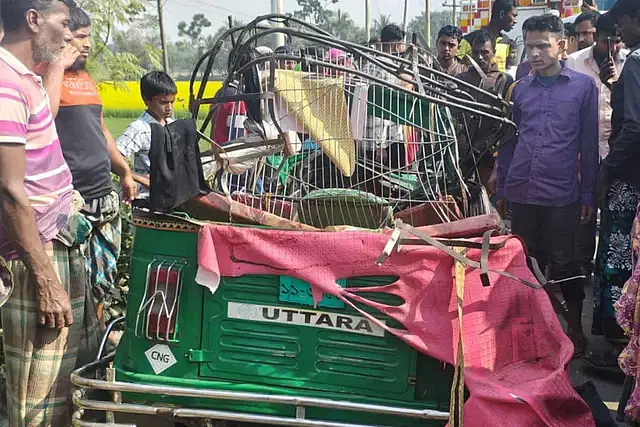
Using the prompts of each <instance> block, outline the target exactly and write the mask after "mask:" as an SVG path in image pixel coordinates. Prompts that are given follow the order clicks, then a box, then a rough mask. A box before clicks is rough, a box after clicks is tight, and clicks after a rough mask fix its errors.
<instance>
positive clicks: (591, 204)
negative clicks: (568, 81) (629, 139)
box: [579, 79, 600, 223]
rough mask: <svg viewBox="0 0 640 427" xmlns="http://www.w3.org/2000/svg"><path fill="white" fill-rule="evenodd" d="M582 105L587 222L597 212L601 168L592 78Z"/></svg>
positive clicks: (583, 198)
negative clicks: (597, 186) (599, 170)
mask: <svg viewBox="0 0 640 427" xmlns="http://www.w3.org/2000/svg"><path fill="white" fill-rule="evenodd" d="M588 83H589V85H588V87H587V88H586V90H585V96H584V98H583V99H582V105H581V106H580V139H579V141H580V142H579V143H580V153H579V154H580V192H581V199H580V200H581V202H580V203H581V205H582V215H581V220H582V221H583V222H584V223H586V222H588V220H589V219H590V218H591V217H592V216H593V215H594V214H595V206H596V198H595V194H596V185H597V183H598V169H599V166H598V164H599V161H600V155H599V152H598V150H599V140H598V138H599V135H598V88H597V87H596V85H595V83H594V82H593V80H592V79H588Z"/></svg>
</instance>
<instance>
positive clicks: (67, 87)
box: [0, 0, 640, 426]
mask: <svg viewBox="0 0 640 427" xmlns="http://www.w3.org/2000/svg"><path fill="white" fill-rule="evenodd" d="M517 15H518V13H517V9H516V3H515V2H514V1H513V0H495V1H494V3H493V9H492V14H491V21H490V22H489V23H488V25H487V27H486V28H484V29H481V30H478V31H474V32H472V33H470V34H468V35H466V36H463V34H462V32H461V31H460V29H459V28H457V27H455V26H453V25H447V26H445V27H443V28H442V29H440V31H439V33H438V36H437V43H436V47H437V60H438V63H439V64H438V65H439V67H440V69H441V70H442V71H443V72H445V73H446V74H449V75H451V76H454V77H456V78H457V79H459V80H461V81H463V82H466V83H467V84H469V85H472V86H476V87H478V88H481V89H484V90H485V91H487V92H491V93H493V94H495V95H499V96H500V97H502V98H503V99H504V100H506V101H508V102H509V103H511V110H510V114H511V117H512V120H513V122H514V123H515V124H516V125H517V127H518V132H517V134H513V135H509V136H506V137H505V139H504V140H503V141H500V144H499V149H498V150H496V152H491V151H486V150H484V152H483V153H482V156H480V157H479V158H477V159H476V162H475V167H477V169H478V176H479V180H480V181H481V182H482V184H483V185H484V186H485V187H486V188H487V189H488V190H489V191H490V192H491V193H494V200H495V205H496V208H497V210H498V211H499V212H500V214H501V215H503V216H504V217H505V218H510V220H511V228H512V231H513V233H514V234H516V235H518V236H520V237H521V239H522V240H523V241H524V243H525V244H526V247H527V250H528V252H529V254H530V255H532V256H534V258H535V259H536V260H537V263H538V264H539V266H540V267H541V268H542V270H543V271H545V272H546V274H547V276H548V278H549V279H550V280H551V281H552V282H554V283H556V284H558V285H559V289H560V291H561V294H562V299H563V305H564V306H565V307H566V311H565V313H564V318H565V320H566V323H567V335H568V336H569V337H570V338H571V340H572V341H573V343H574V348H575V356H582V355H584V353H585V351H586V350H587V346H588V343H587V341H586V339H585V334H584V332H583V325H582V310H583V300H584V298H585V283H586V280H588V279H589V278H590V277H591V275H592V274H593V282H594V303H595V307H594V316H593V326H592V332H593V333H594V334H601V335H604V336H605V337H606V338H607V339H608V340H609V342H610V343H611V348H610V349H609V350H608V351H607V352H605V353H603V354H601V353H595V352H591V353H588V354H586V356H585V360H586V361H587V362H588V363H591V364H592V365H594V366H596V367H604V368H607V367H611V366H618V356H619V355H620V353H621V352H622V356H621V359H620V360H621V366H622V367H623V368H624V369H625V372H626V373H627V374H629V375H635V374H636V372H635V371H634V369H636V367H637V365H638V359H639V358H640V310H636V306H637V305H638V304H640V299H639V295H637V292H638V283H640V272H639V271H637V270H636V271H635V272H634V263H633V259H634V258H633V257H632V251H634V250H638V249H639V246H638V241H639V240H640V239H639V238H638V236H640V225H638V223H639V222H640V217H639V216H638V214H637V213H636V212H637V207H638V204H639V203H640V174H639V173H638V172H637V171H636V170H635V167H634V166H633V165H634V164H635V163H634V162H635V161H636V160H640V158H639V156H640V148H639V147H640V2H639V1H638V0H618V1H617V2H616V4H615V5H614V6H613V7H612V8H611V10H609V11H608V12H607V13H606V14H604V15H600V14H599V13H597V12H595V11H591V10H590V11H586V12H584V13H583V14H582V15H580V16H579V17H578V18H577V19H576V21H575V23H574V24H571V25H565V24H563V22H562V20H561V19H560V18H559V16H557V14H546V15H541V16H535V17H532V18H529V19H528V20H527V21H526V22H525V23H524V26H523V41H524V51H525V52H526V59H524V60H523V61H522V62H520V64H518V65H516V64H517V63H518V53H517V45H516V43H515V41H514V40H511V39H510V38H509V37H508V35H507V33H508V32H509V31H510V30H511V29H513V27H514V25H515V23H516V20H517ZM0 16H1V18H2V22H3V32H4V34H3V36H2V40H1V42H0V217H1V218H2V222H1V224H0V256H1V257H2V260H6V263H5V264H6V265H5V266H4V267H2V268H0V277H1V278H2V280H3V281H7V280H12V281H13V286H14V289H13V293H12V294H11V296H10V297H9V299H8V301H7V302H6V304H5V305H4V306H3V307H2V310H1V315H2V325H3V328H4V337H3V344H4V353H5V363H6V373H7V387H6V388H7V390H6V391H7V396H6V397H7V405H6V409H7V417H8V422H9V425H11V426H26V425H67V424H68V421H69V419H70V413H69V410H70V401H69V396H70V390H71V384H70V380H69V375H70V373H71V371H72V370H73V369H74V368H75V367H77V366H78V365H80V364H83V363H86V362H88V361H89V360H90V359H91V358H92V357H94V356H95V350H96V348H97V345H98V339H99V334H100V331H101V330H102V329H103V327H104V324H103V320H102V319H103V316H102V308H101V307H102V301H103V299H104V297H105V294H106V293H107V292H108V291H109V290H110V289H111V288H112V286H113V285H114V282H115V280H116V272H117V271H116V261H117V258H118V256H119V252H120V234H121V225H120V213H119V209H120V202H121V201H122V202H125V203H131V202H133V201H134V199H136V198H141V197H143V198H144V197H147V195H148V194H147V191H148V187H149V173H150V162H149V151H150V148H151V124H153V123H157V124H160V125H166V124H168V123H170V122H171V121H172V115H173V103H174V100H175V97H176V93H177V89H176V85H175V83H174V82H173V81H172V80H171V78H170V77H169V76H168V75H167V74H166V73H163V72H159V71H154V72H150V73H148V74H147V75H145V76H144V77H143V78H142V80H141V96H142V99H143V101H144V102H145V104H146V106H147V109H146V111H144V113H143V114H142V115H141V116H140V118H139V119H137V120H136V121H134V122H133V123H132V124H131V125H130V126H129V127H128V128H127V129H126V131H125V132H124V134H123V135H122V136H120V137H119V138H118V139H117V140H116V139H114V138H113V136H112V135H111V134H110V132H109V130H108V128H107V126H106V125H105V121H104V117H103V112H102V103H101V100H100V96H99V93H98V88H97V85H96V83H95V82H94V81H93V79H92V78H91V77H90V75H89V74H88V73H87V72H86V71H85V64H86V61H87V59H88V57H89V53H90V49H91V44H90V37H91V19H90V17H89V16H88V15H87V13H85V12H84V11H83V10H82V9H80V8H79V7H77V5H76V4H75V3H74V1H73V0H37V1H36V0H1V2H0ZM404 37H405V34H404V33H403V32H402V30H401V29H400V28H399V27H398V26H395V25H391V26H388V27H386V28H385V29H384V30H383V31H382V34H381V37H380V40H379V42H381V43H382V44H383V46H385V49H386V50H387V51H388V53H394V51H393V49H400V48H401V47H402V46H403V40H404ZM374 42H378V40H375V41H374ZM284 53H287V52H286V51H285V52H284ZM328 55H329V56H328V59H329V60H331V61H335V62H339V61H342V62H341V64H345V65H349V64H348V61H349V59H348V57H347V56H346V55H344V52H341V51H338V50H333V51H330V52H328ZM368 65H372V67H371V68H370V69H366V72H367V74H369V75H373V76H377V77H378V78H381V79H383V80H384V79H387V78H391V77H392V76H391V75H390V73H388V72H384V73H382V71H384V70H381V69H379V68H376V67H375V66H373V64H366V65H365V67H366V66H368ZM301 66H302V67H304V64H298V63H296V62H295V61H288V62H287V63H285V64H283V65H282V68H285V69H287V70H296V69H299V67H301ZM225 90H226V91H227V92H225V93H224V94H226V95H232V94H235V93H236V91H237V87H234V86H233V85H232V86H229V87H228V88H226V89H225ZM473 96H478V97H479V98H478V99H477V101H479V102H494V101H492V100H488V99H481V97H482V95H478V94H477V93H474V94H473ZM231 107H233V106H231ZM218 108H224V104H223V105H222V106H218ZM233 108H235V107H233ZM233 114H234V115H235V116H238V117H241V116H243V112H242V111H236V110H233ZM228 115H229V113H225V114H223V115H222V116H221V117H222V118H221V119H218V118H216V120H222V122H221V125H220V126H216V130H218V131H220V132H222V133H223V134H224V135H222V134H221V135H216V134H212V135H211V137H212V139H214V140H216V141H218V140H221V139H224V140H225V141H228V140H229V139H233V137H232V136H231V135H232V134H233V132H232V131H233V130H234V129H236V127H237V129H241V126H236V124H234V123H231V122H228V121H227V120H226V117H227V116H228ZM381 128H384V129H386V132H389V129H390V128H389V127H388V126H387V127H381ZM376 129H377V128H376ZM372 131H375V129H373V130H372ZM398 132H399V130H398ZM371 139H372V140H376V139H380V140H381V141H383V142H385V143H386V142H388V141H390V140H393V135H391V136H390V135H389V134H385V135H384V136H380V137H379V138H376V137H372V138H371ZM225 141H218V142H225ZM464 143H467V144H471V143H472V142H471V141H468V140H467V141H465V142H464ZM379 149H380V146H379V145H376V146H375V147H374V148H373V149H372V150H373V151H372V153H371V156H372V157H376V156H379V155H381V154H380V153H378V151H379ZM387 154H388V153H387ZM129 160H133V167H132V168H131V167H130V166H129ZM112 173H113V174H115V175H117V176H118V177H119V180H120V187H121V189H122V194H121V195H119V194H117V193H116V192H115V191H114V189H113V185H112V182H111V174H112ZM598 217H599V219H600V221H599V227H598ZM634 221H635V222H636V227H635V228H634ZM596 237H598V239H597V240H596ZM596 241H597V245H596ZM594 257H595V262H594V261H593V260H594ZM630 279H631V280H630ZM625 284H627V286H625ZM625 348H626V349H625ZM623 349H625V350H624V351H623ZM634 398H635V399H636V400H637V402H638V404H637V407H638V408H639V409H638V412H639V414H638V415H640V396H638V397H634ZM633 401H634V400H632V403H633Z"/></svg>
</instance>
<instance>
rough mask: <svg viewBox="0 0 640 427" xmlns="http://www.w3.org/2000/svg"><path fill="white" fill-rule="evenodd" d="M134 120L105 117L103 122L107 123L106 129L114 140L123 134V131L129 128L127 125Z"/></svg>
mask: <svg viewBox="0 0 640 427" xmlns="http://www.w3.org/2000/svg"><path fill="white" fill-rule="evenodd" d="M134 120H135V119H131V118H124V119H123V118H118V117H105V118H104V121H105V122H106V123H107V128H109V131H110V132H111V134H112V135H113V137H114V138H115V139H118V137H119V136H120V135H122V134H123V133H124V130H125V129H126V128H127V126H129V123H131V122H132V121H134Z"/></svg>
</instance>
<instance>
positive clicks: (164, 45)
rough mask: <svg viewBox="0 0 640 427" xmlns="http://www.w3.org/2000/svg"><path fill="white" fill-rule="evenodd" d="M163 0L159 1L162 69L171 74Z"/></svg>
mask: <svg viewBox="0 0 640 427" xmlns="http://www.w3.org/2000/svg"><path fill="white" fill-rule="evenodd" d="M162 2H163V0H158V24H159V25H160V45H161V47H162V68H164V72H165V73H168V72H169V53H168V52H167V35H166V33H165V31H164V12H163V11H162Z"/></svg>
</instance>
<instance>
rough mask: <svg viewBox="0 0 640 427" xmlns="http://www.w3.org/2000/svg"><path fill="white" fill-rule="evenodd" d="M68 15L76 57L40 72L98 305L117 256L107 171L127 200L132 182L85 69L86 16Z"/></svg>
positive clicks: (116, 209) (115, 203)
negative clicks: (87, 232) (77, 198)
mask: <svg viewBox="0 0 640 427" xmlns="http://www.w3.org/2000/svg"><path fill="white" fill-rule="evenodd" d="M69 16H70V20H69V28H70V29H71V31H72V33H73V37H74V39H73V40H72V41H71V43H70V44H69V47H71V48H72V50H75V51H77V52H78V53H79V55H77V58H75V60H74V61H73V62H71V61H69V62H67V63H66V64H64V63H63V64H60V62H53V63H51V64H44V67H43V68H44V70H43V73H42V74H43V78H44V86H45V88H46V89H47V92H48V94H49V99H50V102H51V109H52V112H53V114H54V116H55V118H56V128H57V130H58V135H59V137H60V144H61V145H62V153H63V154H64V158H65V160H66V161H67V164H68V165H69V169H70V170H71V175H72V176H73V186H74V188H75V189H76V190H78V191H79V192H80V195H81V196H82V198H83V199H84V202H85V205H84V208H83V209H82V214H83V215H84V216H85V217H86V218H87V219H88V220H89V221H90V222H91V225H92V230H91V236H90V238H89V248H88V249H89V254H88V257H89V263H88V265H89V267H90V275H89V277H90V279H91V285H92V288H93V293H94V297H95V298H96V302H97V303H98V304H99V305H98V307H101V302H102V300H103V297H104V295H105V293H107V292H109V291H110V290H111V288H112V287H113V286H114V285H115V282H116V275H117V260H118V256H119V254H120V229H121V226H120V198H119V197H118V194H117V193H116V192H115V191H114V189H113V185H112V183H111V172H113V173H114V174H116V175H117V176H119V177H120V185H121V187H122V190H123V195H124V201H125V202H127V203H129V202H131V201H132V200H133V199H134V197H135V195H136V184H135V182H134V181H133V176H132V174H131V170H130V169H129V165H128V164H127V161H126V160H125V159H124V157H122V155H120V152H119V151H118V148H117V147H116V143H115V140H114V139H113V136H111V133H110V132H109V130H108V129H107V126H106V124H105V122H104V118H103V117H102V101H101V99H100V95H99V94H98V87H97V85H96V83H95V82H94V81H93V79H92V78H91V76H89V74H88V73H87V72H86V71H85V66H86V62H87V58H88V57H89V52H90V49H91V42H90V37H91V19H90V18H89V15H87V13H86V12H85V11H84V10H82V9H80V8H73V9H71V12H70V15H69ZM64 58H65V56H62V58H61V60H62V59H64ZM70 58H73V56H70ZM98 312H99V314H100V312H101V309H100V308H98Z"/></svg>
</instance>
